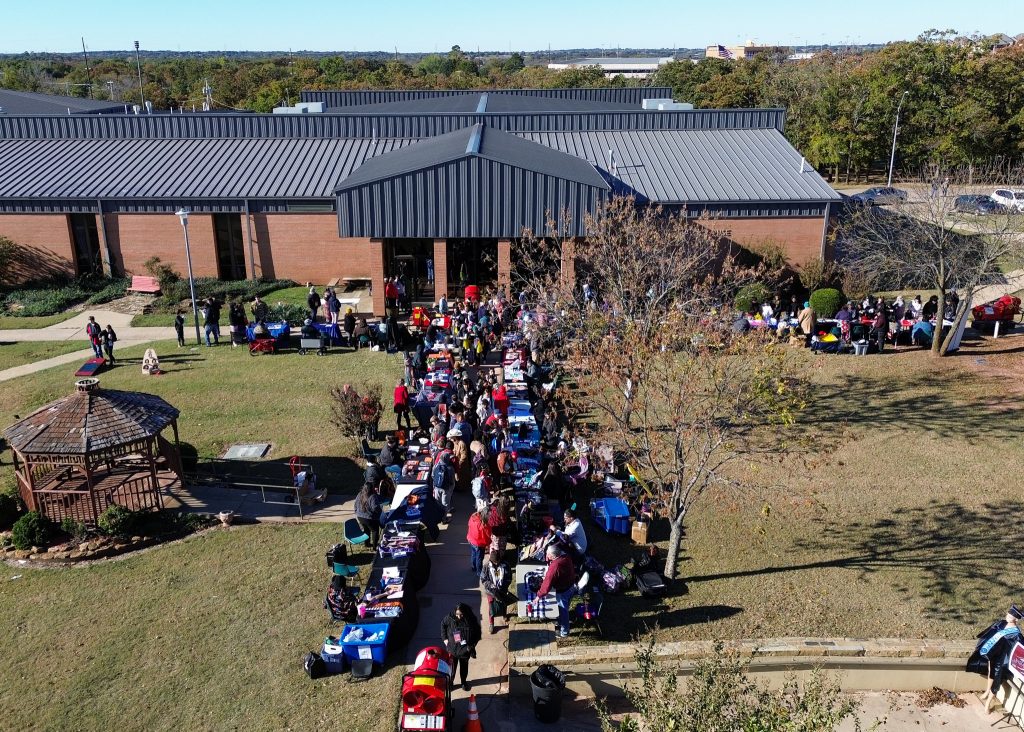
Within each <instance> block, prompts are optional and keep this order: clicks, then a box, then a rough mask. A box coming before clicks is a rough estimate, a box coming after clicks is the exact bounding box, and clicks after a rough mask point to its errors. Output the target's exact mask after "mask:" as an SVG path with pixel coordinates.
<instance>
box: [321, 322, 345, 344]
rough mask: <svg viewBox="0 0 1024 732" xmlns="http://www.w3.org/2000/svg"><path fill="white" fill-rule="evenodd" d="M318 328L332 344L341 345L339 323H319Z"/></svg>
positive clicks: (322, 335)
mask: <svg viewBox="0 0 1024 732" xmlns="http://www.w3.org/2000/svg"><path fill="white" fill-rule="evenodd" d="M316 329H317V330H318V331H320V335H321V337H323V338H326V339H328V342H329V343H330V345H332V346H340V345H341V341H342V337H341V328H339V327H338V324H337V323H317V324H316ZM346 340H347V339H346Z"/></svg>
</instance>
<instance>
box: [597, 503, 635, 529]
mask: <svg viewBox="0 0 1024 732" xmlns="http://www.w3.org/2000/svg"><path fill="white" fill-rule="evenodd" d="M590 512H591V516H592V517H593V519H594V522H595V523H596V524H597V525H598V526H600V527H601V528H602V529H604V530H605V531H607V532H608V533H609V534H622V535H624V536H626V535H628V534H629V506H627V505H626V504H625V502H624V501H622V500H621V499H619V498H599V499H596V500H593V501H591V502H590Z"/></svg>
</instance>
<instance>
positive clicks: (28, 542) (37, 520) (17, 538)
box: [11, 511, 53, 549]
mask: <svg viewBox="0 0 1024 732" xmlns="http://www.w3.org/2000/svg"><path fill="white" fill-rule="evenodd" d="M52 533H53V522H52V521H50V519H48V518H46V517H45V516H43V515H42V514H40V513H38V512H36V511H29V512H28V513H26V514H25V515H24V516H22V517H21V518H20V519H18V520H17V521H15V522H14V526H13V527H12V529H11V539H12V540H13V541H14V548H15V549H30V548H32V547H34V546H46V544H47V543H48V542H49V540H50V535H51V534H52Z"/></svg>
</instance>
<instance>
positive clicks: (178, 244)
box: [103, 213, 218, 277]
mask: <svg viewBox="0 0 1024 732" xmlns="http://www.w3.org/2000/svg"><path fill="white" fill-rule="evenodd" d="M103 218H104V219H105V220H106V225H107V243H108V245H109V246H110V257H111V259H112V260H113V263H114V269H115V270H119V269H120V270H123V271H124V272H125V273H126V274H129V275H132V274H137V275H144V274H146V269H145V267H143V264H144V263H145V261H146V260H147V259H149V258H150V257H160V261H162V262H164V263H166V264H169V265H171V266H172V267H173V268H174V269H175V270H176V271H177V272H178V273H180V274H181V275H182V276H183V277H184V276H185V275H187V274H188V267H187V264H186V261H185V236H184V233H183V232H182V230H181V221H180V220H179V219H178V217H177V216H175V215H174V214H170V213H160V214H104V216H103ZM188 245H189V251H190V252H191V254H192V274H194V275H195V276H196V277H216V276H217V275H218V271H217V249H216V246H215V245H214V238H213V216H212V215H211V214H191V215H190V216H189V217H188Z"/></svg>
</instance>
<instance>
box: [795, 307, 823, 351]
mask: <svg viewBox="0 0 1024 732" xmlns="http://www.w3.org/2000/svg"><path fill="white" fill-rule="evenodd" d="M797 322H799V323H800V331H801V332H802V333H803V334H804V339H805V341H806V342H807V344H810V342H811V336H812V335H814V326H815V325H816V324H817V322H818V314H817V313H815V312H814V308H812V307H811V303H810V302H805V303H804V309H803V310H801V311H800V315H798V316H797Z"/></svg>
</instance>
